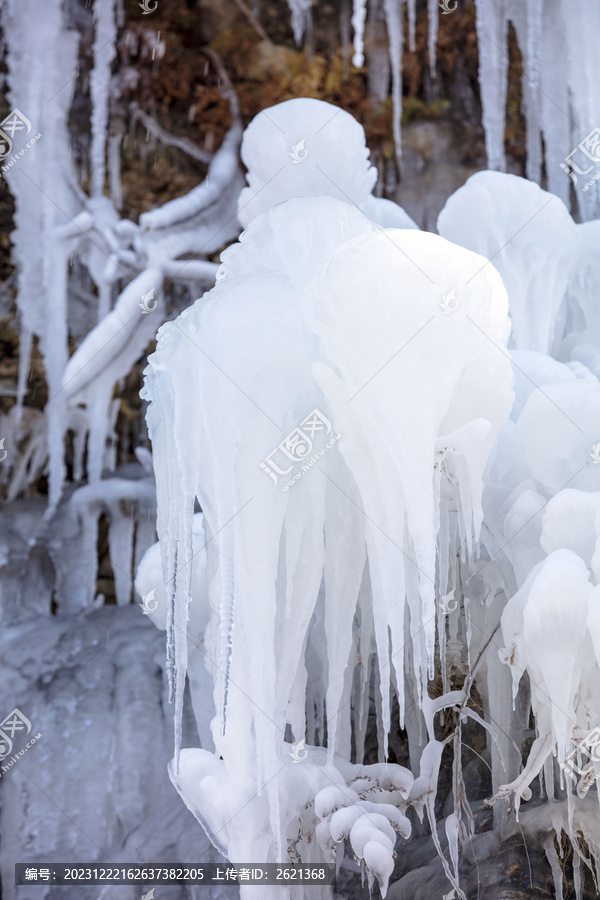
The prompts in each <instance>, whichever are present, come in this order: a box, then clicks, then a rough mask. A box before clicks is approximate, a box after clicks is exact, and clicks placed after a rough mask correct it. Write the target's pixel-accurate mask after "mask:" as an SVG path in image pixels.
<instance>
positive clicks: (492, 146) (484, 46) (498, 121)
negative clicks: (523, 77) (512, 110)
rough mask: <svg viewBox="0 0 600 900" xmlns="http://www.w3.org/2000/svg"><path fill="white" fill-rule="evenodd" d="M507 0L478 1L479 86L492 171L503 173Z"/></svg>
mask: <svg viewBox="0 0 600 900" xmlns="http://www.w3.org/2000/svg"><path fill="white" fill-rule="evenodd" d="M505 2H506V0H477V4H476V10H477V38H478V44H479V85H480V91H481V103H482V106H483V127H484V128H485V147H486V152H487V162H488V168H489V169H494V170H498V171H501V172H503V171H504V170H505V169H506V157H505V153H504V123H505V116H506V87H507V76H508V52H507V50H506V47H507V37H508V19H507V17H506V11H505Z"/></svg>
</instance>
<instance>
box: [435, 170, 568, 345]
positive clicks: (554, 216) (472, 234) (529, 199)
mask: <svg viewBox="0 0 600 900" xmlns="http://www.w3.org/2000/svg"><path fill="white" fill-rule="evenodd" d="M437 225H438V231H439V233H440V234H441V235H442V237H445V238H448V240H450V241H454V242H455V243H457V244H461V245H462V246H463V247H468V248H469V249H470V250H475V251H476V252H477V253H481V255H482V256H485V257H486V258H487V259H489V260H491V261H492V262H493V264H494V266H495V267H496V268H497V269H498V272H499V273H500V275H501V277H502V280H503V281H504V285H505V287H506V290H507V292H508V299H509V309H510V316H511V320H512V335H511V339H512V345H513V346H515V347H517V348H518V349H519V350H538V351H540V352H541V353H548V352H549V350H550V348H551V347H552V346H553V342H554V338H555V337H560V335H555V330H556V325H557V320H558V317H559V313H560V310H561V305H562V303H563V299H564V296H565V292H566V288H567V282H568V278H569V269H570V266H571V260H572V256H573V250H574V242H575V233H576V230H575V223H574V222H573V219H572V218H571V216H570V215H569V212H568V210H567V208H566V206H565V205H564V203H563V202H562V200H559V198H558V197H556V196H555V195H554V194H549V193H548V192H547V191H543V190H542V189H541V188H540V187H538V186H537V184H534V183H533V182H531V181H527V180H526V179H525V178H519V177H518V176H517V175H505V174H503V173H501V172H478V173H477V174H476V175H472V176H471V178H469V180H468V181H467V183H466V184H465V185H463V187H461V188H459V190H458V191H456V192H455V193H454V194H452V196H451V197H449V198H448V200H447V201H446V205H445V206H444V208H443V210H442V211H441V213H440V215H439V218H438V223H437Z"/></svg>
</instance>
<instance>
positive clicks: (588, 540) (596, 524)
mask: <svg viewBox="0 0 600 900" xmlns="http://www.w3.org/2000/svg"><path fill="white" fill-rule="evenodd" d="M598 537H600V493H598V492H588V491H576V490H571V489H567V490H564V491H560V492H559V493H558V494H557V495H556V496H555V497H552V498H551V499H550V500H549V501H548V505H547V506H546V509H545V511H544V515H543V518H542V535H541V538H540V543H541V545H542V547H543V548H544V550H545V551H546V553H552V552H553V551H554V550H559V549H561V548H564V549H568V550H572V551H573V552H574V553H577V555H578V556H580V557H581V559H583V561H584V562H585V563H586V565H588V566H590V567H591V565H592V557H593V555H594V550H595V548H596V541H597V539H598Z"/></svg>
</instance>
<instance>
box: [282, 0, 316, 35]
mask: <svg viewBox="0 0 600 900" xmlns="http://www.w3.org/2000/svg"><path fill="white" fill-rule="evenodd" d="M287 2H288V6H289V8H290V12H291V13H292V30H293V32H294V40H295V41H296V46H298V47H300V46H301V45H302V38H303V37H304V32H305V31H306V28H307V26H308V25H309V23H310V18H311V12H312V2H311V0H287Z"/></svg>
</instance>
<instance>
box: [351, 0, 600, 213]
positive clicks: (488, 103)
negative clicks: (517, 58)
mask: <svg viewBox="0 0 600 900" xmlns="http://www.w3.org/2000/svg"><path fill="white" fill-rule="evenodd" d="M404 6H405V0H385V2H384V11H385V19H386V24H387V29H388V39H389V56H390V65H391V70H392V99H393V106H394V114H393V130H394V140H395V143H396V154H397V158H398V160H400V158H401V155H402V150H401V133H400V121H401V116H402V51H403V43H404ZM440 7H441V8H442V9H443V5H442V4H441V3H438V2H436V0H428V3H427V10H428V20H429V40H428V48H429V58H430V66H431V72H432V74H433V76H434V77H435V53H436V40H437V33H438V16H439V14H440V13H439V8H440ZM452 7H454V9H452ZM456 8H457V0H454V2H453V3H452V2H451V4H450V5H449V9H448V10H446V12H450V11H454V10H456ZM475 8H476V12H477V38H478V48H479V84H480V92H481V101H482V106H483V125H484V128H485V137H486V151H487V161H488V168H489V169H492V170H497V171H501V172H504V171H506V155H505V149H504V131H505V121H506V92H507V84H508V64H509V54H508V33H509V24H512V25H513V27H514V29H515V32H516V36H517V42H518V45H519V50H520V53H521V55H522V58H523V78H522V94H523V111H524V114H525V117H526V121H527V177H528V178H530V179H531V180H533V181H535V182H537V183H538V184H539V183H540V181H541V178H542V168H543V164H545V165H544V168H545V175H546V179H547V183H548V188H549V190H550V191H552V193H553V194H556V195H557V196H558V197H559V198H560V199H561V200H563V201H564V202H565V203H567V202H568V201H569V192H570V186H571V183H573V184H574V186H575V192H574V194H575V204H576V207H577V209H578V212H579V214H580V215H581V217H582V218H583V219H584V220H590V219H594V218H598V216H599V215H600V177H599V176H600V150H599V147H600V142H599V136H600V131H599V129H600V125H599V123H600V92H599V91H598V87H597V83H596V79H595V78H594V76H593V71H594V67H595V63H596V40H595V37H594V36H595V35H597V34H598V32H599V30H600V9H599V8H598V5H597V4H596V3H595V2H594V0H581V2H578V3H576V4H573V3H572V2H571V0H476V3H475ZM366 9H367V2H366V0H353V16H352V27H353V29H354V65H355V66H362V65H363V63H364V30H365V22H366ZM407 10H408V24H409V42H410V45H411V49H412V44H413V41H414V28H415V18H416V4H415V2H414V0H407ZM574 47H577V52H573V51H572V48H574ZM542 147H543V153H542Z"/></svg>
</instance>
